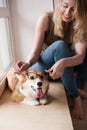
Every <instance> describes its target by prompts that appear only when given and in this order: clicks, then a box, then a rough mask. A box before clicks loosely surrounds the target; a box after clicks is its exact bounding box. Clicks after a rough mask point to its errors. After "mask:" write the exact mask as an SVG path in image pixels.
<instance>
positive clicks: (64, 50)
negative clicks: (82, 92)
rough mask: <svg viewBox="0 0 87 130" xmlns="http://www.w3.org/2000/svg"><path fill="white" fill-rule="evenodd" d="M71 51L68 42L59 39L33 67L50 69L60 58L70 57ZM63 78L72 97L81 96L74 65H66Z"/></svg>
mask: <svg viewBox="0 0 87 130" xmlns="http://www.w3.org/2000/svg"><path fill="white" fill-rule="evenodd" d="M70 56H71V52H70V50H69V48H68V46H67V44H66V43H65V42H64V41H63V40H58V41H56V42H54V43H52V44H51V45H50V46H49V47H48V48H47V49H46V50H45V51H44V52H43V53H42V54H41V55H40V58H39V60H38V62H36V63H35V64H34V65H33V66H32V67H31V69H40V70H42V71H44V70H46V69H49V68H50V67H51V66H52V65H54V64H55V63H56V62H57V61H58V60H60V59H62V58H65V57H70ZM61 80H62V82H63V84H64V87H65V89H66V90H67V91H68V93H69V94H70V96H71V97H73V98H76V97H78V96H79V93H78V89H77V85H76V80H75V78H74V73H73V67H66V68H65V70H64V74H63V75H62V76H61Z"/></svg>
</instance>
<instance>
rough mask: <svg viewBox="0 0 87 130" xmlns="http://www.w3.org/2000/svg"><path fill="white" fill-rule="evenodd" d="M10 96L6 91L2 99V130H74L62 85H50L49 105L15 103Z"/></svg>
mask: <svg viewBox="0 0 87 130" xmlns="http://www.w3.org/2000/svg"><path fill="white" fill-rule="evenodd" d="M10 95H11V92H10V91H9V90H8V89H5V92H4V93H3V95H2V96H1V98H0V130H15V129H16V130H25V129H26V130H73V125H72V120H71V116H70V112H69V108H68V103H67V99H66V94H65V91H64V86H63V85H62V83H53V82H52V83H50V88H49V91H48V101H49V103H48V104H47V105H40V106H28V105H23V104H19V103H14V102H12V101H11V96H10Z"/></svg>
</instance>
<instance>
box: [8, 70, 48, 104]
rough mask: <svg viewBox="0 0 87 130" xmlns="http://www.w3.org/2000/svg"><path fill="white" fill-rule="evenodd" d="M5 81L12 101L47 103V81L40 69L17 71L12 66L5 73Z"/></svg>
mask: <svg viewBox="0 0 87 130" xmlns="http://www.w3.org/2000/svg"><path fill="white" fill-rule="evenodd" d="M7 82H8V87H9V88H10V90H11V92H12V96H11V97H12V100H13V101H15V102H19V103H23V104H27V105H35V106H36V105H40V104H42V105H44V104H46V103H47V92H48V89H49V81H48V78H47V76H46V74H44V73H43V72H41V71H40V70H31V69H28V70H26V71H23V72H20V73H19V72H16V71H15V68H12V69H11V70H10V71H9V72H8V74H7Z"/></svg>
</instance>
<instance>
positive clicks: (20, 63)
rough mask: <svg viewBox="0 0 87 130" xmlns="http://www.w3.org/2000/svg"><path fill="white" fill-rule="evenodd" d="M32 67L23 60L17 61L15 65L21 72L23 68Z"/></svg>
mask: <svg viewBox="0 0 87 130" xmlns="http://www.w3.org/2000/svg"><path fill="white" fill-rule="evenodd" d="M29 67H30V64H29V63H26V62H23V61H17V62H16V65H15V69H16V71H18V72H21V71H23V70H27V69H28V68H29Z"/></svg>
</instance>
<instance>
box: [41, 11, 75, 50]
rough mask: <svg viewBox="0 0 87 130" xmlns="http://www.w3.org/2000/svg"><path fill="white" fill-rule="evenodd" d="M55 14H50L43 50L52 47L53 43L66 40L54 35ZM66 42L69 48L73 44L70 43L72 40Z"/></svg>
mask: <svg viewBox="0 0 87 130" xmlns="http://www.w3.org/2000/svg"><path fill="white" fill-rule="evenodd" d="M52 18H53V12H50V13H48V19H49V26H48V29H47V31H46V33H45V38H44V45H43V49H42V50H44V49H46V48H47V47H48V46H49V45H51V44H52V43H53V42H55V41H57V40H64V39H63V38H61V37H59V36H57V35H54V23H53V19H52ZM68 38H69V36H68ZM64 41H66V43H67V44H68V46H69V48H70V46H71V44H72V42H71V41H70V38H69V39H67V40H64Z"/></svg>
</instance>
